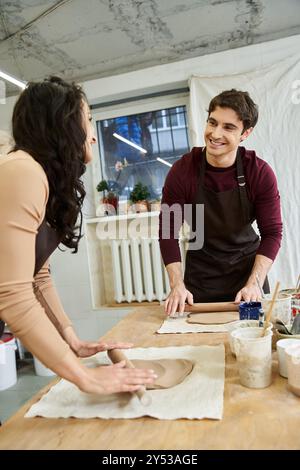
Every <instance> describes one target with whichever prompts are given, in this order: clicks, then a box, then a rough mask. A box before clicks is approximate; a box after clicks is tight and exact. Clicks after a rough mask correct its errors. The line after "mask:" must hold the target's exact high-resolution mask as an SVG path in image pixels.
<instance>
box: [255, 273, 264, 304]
mask: <svg viewBox="0 0 300 470" xmlns="http://www.w3.org/2000/svg"><path fill="white" fill-rule="evenodd" d="M255 278H256V284H257V287H258V288H259V292H260V295H261V298H262V299H264V298H265V294H264V291H263V288H262V287H261V285H260V282H259V277H258V274H256V275H255Z"/></svg>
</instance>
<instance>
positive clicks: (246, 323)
mask: <svg viewBox="0 0 300 470" xmlns="http://www.w3.org/2000/svg"><path fill="white" fill-rule="evenodd" d="M258 324H259V321H258V320H240V321H237V322H235V323H234V325H233V326H231V327H230V332H229V346H230V351H231V353H232V355H233V356H235V355H236V353H235V349H234V344H235V336H236V334H235V333H236V332H237V331H238V330H239V329H240V328H257V327H258ZM272 328H273V324H272V323H270V322H268V326H267V330H269V331H271V330H272Z"/></svg>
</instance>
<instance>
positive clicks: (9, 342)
mask: <svg viewBox="0 0 300 470" xmlns="http://www.w3.org/2000/svg"><path fill="white" fill-rule="evenodd" d="M1 341H2V342H1V343H0V390H6V389H7V388H10V387H12V386H13V385H15V383H16V382H17V366H16V353H15V351H16V349H17V346H16V341H15V338H14V337H13V335H12V334H11V333H4V335H3V336H2V337H1Z"/></svg>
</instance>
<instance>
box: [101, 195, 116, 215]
mask: <svg viewBox="0 0 300 470" xmlns="http://www.w3.org/2000/svg"><path fill="white" fill-rule="evenodd" d="M101 203H102V205H103V211H104V215H116V214H117V212H118V204H119V200H118V198H117V197H110V198H108V197H104V198H103V199H102V201H101Z"/></svg>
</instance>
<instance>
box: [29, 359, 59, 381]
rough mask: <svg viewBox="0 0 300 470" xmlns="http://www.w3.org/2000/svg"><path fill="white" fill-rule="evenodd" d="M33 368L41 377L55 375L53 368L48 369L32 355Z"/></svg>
mask: <svg viewBox="0 0 300 470" xmlns="http://www.w3.org/2000/svg"><path fill="white" fill-rule="evenodd" d="M33 363H34V370H35V373H36V375H40V376H41V377H50V376H51V375H56V374H55V372H53V370H51V369H48V368H47V367H46V366H44V364H43V363H42V362H41V361H39V360H38V359H37V358H36V357H34V356H33Z"/></svg>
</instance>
